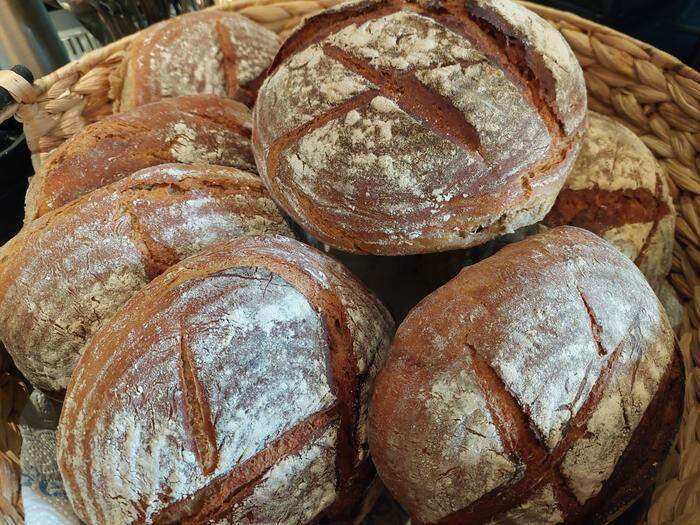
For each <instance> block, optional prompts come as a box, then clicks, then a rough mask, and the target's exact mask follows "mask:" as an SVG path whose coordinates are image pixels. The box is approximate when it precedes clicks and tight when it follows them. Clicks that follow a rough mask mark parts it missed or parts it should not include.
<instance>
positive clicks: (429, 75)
mask: <svg viewBox="0 0 700 525" xmlns="http://www.w3.org/2000/svg"><path fill="white" fill-rule="evenodd" d="M585 111H586V92H585V85H584V81H583V74H582V72H581V68H580V67H579V65H578V62H577V61H576V58H575V56H574V54H573V53H572V51H571V49H570V48H569V47H568V45H567V44H566V42H565V40H564V39H563V37H562V36H561V34H559V33H558V32H557V31H556V30H555V29H554V28H553V27H551V26H550V25H549V24H548V23H547V22H545V21H544V20H543V19H541V18H540V17H538V16H537V15H535V14H534V13H532V12H530V11H528V10H527V9H525V8H523V7H521V6H519V5H518V4H515V3H513V2H510V1H509V0H466V1H456V0H454V1H453V0H446V1H427V2H413V1H410V0H365V1H361V2H356V3H350V4H342V5H340V6H338V7H336V8H332V9H330V10H327V11H324V12H322V13H321V14H318V15H315V16H312V17H310V18H308V19H307V20H306V22H305V23H304V24H303V25H301V26H300V27H299V28H297V30H296V31H295V32H294V33H293V34H292V35H291V36H290V37H289V38H288V39H287V40H286V41H285V43H284V44H283V45H282V47H281V49H280V51H279V53H278V54H277V57H276V58H275V61H274V62H273V65H272V67H271V69H270V73H269V76H268V77H267V79H266V80H265V82H264V83H263V85H262V87H261V88H260V91H259V96H258V101H257V104H256V106H255V108H254V110H253V151H254V153H255V159H256V163H257V166H258V170H259V172H260V174H261V176H262V177H263V179H264V180H265V182H266V184H267V186H268V188H269V189H270V192H271V194H272V196H273V198H274V199H275V200H276V201H277V202H278V203H279V204H280V205H281V206H282V207H283V208H284V209H285V210H286V211H287V212H288V213H289V214H290V215H291V216H293V217H294V219H295V220H296V221H297V222H299V224H301V225H302V226H303V227H304V228H305V229H306V230H308V231H309V232H310V233H311V234H312V235H314V236H315V237H316V238H318V239H319V240H321V241H323V242H325V243H327V244H329V245H331V246H334V247H336V248H339V249H342V250H347V251H353V252H361V253H374V254H380V255H397V254H406V253H420V252H434V251H441V250H447V249H453V248H460V247H467V246H470V245H474V244H479V243H481V242H484V241H486V240H488V239H490V238H493V237H495V236H498V235H501V234H503V233H507V232H509V231H512V230H514V229H516V228H518V227H520V226H523V225H526V224H531V223H533V222H536V221H538V220H540V219H541V218H542V217H543V216H544V215H545V213H546V212H547V211H548V210H549V208H550V206H551V204H552V203H553V202H554V198H555V197H556V194H557V192H558V191H559V189H560V188H561V185H562V184H563V182H564V179H565V177H566V175H567V174H568V171H569V169H570V166H571V165H572V163H573V160H574V158H575V156H576V153H577V151H578V148H579V142H580V138H581V134H582V128H583V126H584V116H585Z"/></svg>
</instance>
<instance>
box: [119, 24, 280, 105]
mask: <svg viewBox="0 0 700 525" xmlns="http://www.w3.org/2000/svg"><path fill="white" fill-rule="evenodd" d="M278 47H279V39H278V38H277V35H275V34H274V33H272V32H271V31H268V30H267V29H265V28H264V27H262V26H260V25H258V24H256V23H255V22H253V21H251V20H250V19H249V18H246V17H243V16H241V15H238V14H236V13H231V12H225V11H202V12H196V13H190V14H186V15H182V16H178V17H176V18H172V19H170V20H166V21H164V22H161V23H159V24H156V25H154V26H151V27H149V28H148V29H146V30H145V31H142V32H141V33H139V35H138V36H137V37H136V38H135V39H134V40H133V41H132V43H131V44H130V45H129V48H128V49H127V51H126V56H125V57H124V61H123V62H122V69H121V71H120V75H117V77H116V78H113V79H112V84H113V86H114V87H115V89H116V90H118V91H120V92H119V94H118V95H117V97H116V100H117V102H116V107H115V111H126V110H128V109H131V108H133V107H136V106H140V105H142V104H147V103H148V102H154V101H156V100H160V99H163V98H168V97H174V96H177V95H193V94H196V93H210V94H212V95H219V96H222V97H230V98H233V99H236V100H239V101H241V102H243V103H244V104H246V105H249V106H250V105H252V104H253V102H254V101H255V95H256V92H257V89H258V86H259V85H260V81H261V78H262V76H263V74H264V73H265V71H266V70H267V68H268V66H269V65H270V63H271V62H272V59H273V58H274V56H275V53H276V52H277V48H278Z"/></svg>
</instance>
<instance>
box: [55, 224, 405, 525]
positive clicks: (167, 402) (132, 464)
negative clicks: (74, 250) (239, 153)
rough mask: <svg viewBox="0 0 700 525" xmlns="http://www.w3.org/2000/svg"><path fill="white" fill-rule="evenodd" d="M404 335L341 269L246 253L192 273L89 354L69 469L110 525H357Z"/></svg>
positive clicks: (70, 411) (76, 393)
mask: <svg viewBox="0 0 700 525" xmlns="http://www.w3.org/2000/svg"><path fill="white" fill-rule="evenodd" d="M392 332H393V323H392V321H391V318H390V317H389V315H388V313H387V312H386V310H385V309H384V308H383V307H382V305H381V304H380V303H379V302H378V301H377V300H376V299H375V298H374V297H373V296H372V294H371V293H370V292H369V291H368V290H367V289H366V288H365V287H364V286H362V285H361V284H360V283H359V282H358V281H357V280H356V279H355V278H354V277H353V276H352V275H350V273H349V272H348V271H347V270H345V269H344V268H343V267H342V266H341V265H340V264H338V263H337V262H335V261H333V260H332V259H331V258H329V257H327V256H325V255H323V254H321V253H320V252H317V251H316V250H313V249H312V248H309V247H307V246H306V245H304V244H301V243H299V242H297V241H294V240H292V239H288V238H284V237H279V236H257V237H245V238H241V239H238V240H235V241H230V242H226V243H221V244H218V245H216V246H214V247H211V248H209V249H208V250H205V251H203V252H201V253H200V254H198V255H196V256H194V257H191V258H189V259H187V260H185V261H182V262H181V263H179V264H178V265H176V266H174V267H172V268H171V269H169V270H168V271H167V272H166V273H164V274H163V275H161V276H160V277H159V278H157V279H156V280H154V281H153V282H151V283H150V284H149V285H148V286H146V287H145V288H144V289H142V290H141V291H140V292H139V293H137V294H136V295H135V296H134V297H133V298H132V300H131V301H129V302H128V303H127V304H126V305H125V306H124V307H123V308H122V309H121V310H120V311H119V312H118V313H117V314H116V315H115V316H114V317H113V318H112V321H111V322H110V323H109V324H108V325H105V326H104V327H103V328H102V329H101V330H100V331H99V332H98V333H97V334H96V335H95V337H94V338H93V339H92V341H91V343H90V345H89V346H88V348H87V349H86V351H85V354H84V355H83V357H82V358H81V360H80V362H79V364H78V366H77V368H76V373H75V374H74V376H73V378H72V379H71V384H70V385H69V388H68V392H67V394H66V399H65V404H64V408H63V413H62V415H61V421H60V424H59V429H58V437H57V447H58V464H59V468H60V470H61V474H62V477H63V480H64V483H65V488H66V492H67V494H68V497H69V499H70V500H71V502H72V504H73V507H74V509H75V511H76V513H77V514H78V516H79V517H80V518H81V519H82V520H84V521H85V522H87V523H89V524H97V523H99V524H111V523H259V524H270V523H290V524H291V523H294V524H302V523H318V522H321V523H348V521H347V517H348V516H349V515H352V512H351V511H352V510H353V509H354V508H355V507H356V505H357V504H358V503H359V501H360V500H361V497H362V493H363V492H364V491H365V489H366V488H367V487H368V486H369V485H370V481H371V479H372V477H373V475H374V470H373V468H372V464H371V460H370V459H369V456H368V453H367V444H366V430H365V429H366V425H365V421H366V417H367V405H368V402H369V395H370V389H371V386H372V382H373V379H374V376H375V375H376V373H377V370H378V368H379V367H380V366H381V364H382V362H383V360H384V357H385V354H386V351H387V350H388V347H389V343H390V338H391V335H392Z"/></svg>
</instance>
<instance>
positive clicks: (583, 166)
mask: <svg viewBox="0 0 700 525" xmlns="http://www.w3.org/2000/svg"><path fill="white" fill-rule="evenodd" d="M543 223H544V224H545V225H547V226H560V225H563V224H570V225H572V226H579V227H581V228H586V229H587V230H590V231H592V232H594V233H597V234H598V235H600V236H601V237H603V238H604V239H607V240H608V241H610V242H611V243H613V244H614V245H615V246H616V247H617V248H618V249H619V250H621V251H622V253H624V254H625V255H627V256H628V257H629V258H630V259H632V260H633V261H634V262H635V263H636V264H637V266H638V267H639V269H640V270H641V271H642V273H643V274H644V275H645V277H646V278H647V280H648V281H649V283H650V284H651V286H652V288H654V289H657V288H658V287H659V286H660V285H661V283H662V282H663V279H664V277H666V275H667V274H668V272H669V270H670V269H671V258H672V255H673V234H674V229H675V224H676V215H675V211H674V207H673V201H672V199H671V196H670V195H669V192H668V184H667V183H666V178H665V176H664V174H663V172H662V170H661V167H660V166H659V164H658V162H656V159H654V155H652V153H651V151H649V149H648V148H647V147H646V146H645V145H644V143H643V142H642V141H641V140H639V138H638V137H637V135H635V134H634V133H633V132H632V131H631V130H629V129H628V128H626V127H625V126H623V125H622V124H620V123H619V122H617V121H616V120H613V119H612V118H610V117H606V116H605V115H601V114H599V113H595V112H590V113H589V122H588V129H587V131H586V133H585V135H584V139H583V145H582V147H581V153H580V154H579V156H578V159H577V160H576V163H575V164H574V167H573V169H572V170H571V173H570V174H569V177H568V179H567V181H566V184H565V185H564V189H562V191H561V193H559V196H558V197H557V200H556V202H555V203H554V206H553V207H552V209H551V211H550V212H549V214H548V215H547V216H546V217H545V219H544V221H543Z"/></svg>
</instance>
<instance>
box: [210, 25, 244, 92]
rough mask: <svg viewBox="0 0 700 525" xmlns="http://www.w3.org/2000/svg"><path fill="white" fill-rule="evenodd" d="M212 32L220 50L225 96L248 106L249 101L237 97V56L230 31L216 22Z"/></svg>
mask: <svg viewBox="0 0 700 525" xmlns="http://www.w3.org/2000/svg"><path fill="white" fill-rule="evenodd" d="M214 31H215V32H216V43H217V44H218V45H219V49H221V54H222V58H221V62H222V64H221V65H222V67H223V70H224V80H225V84H226V95H228V96H229V97H231V98H233V99H236V100H240V101H241V102H243V103H244V104H245V105H250V100H241V99H239V98H238V97H237V95H238V87H239V86H238V54H237V53H236V48H235V47H234V46H233V42H232V41H231V31H230V29H229V28H228V27H226V26H225V25H224V24H222V23H221V21H220V20H217V21H216V23H215V24H214Z"/></svg>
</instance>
